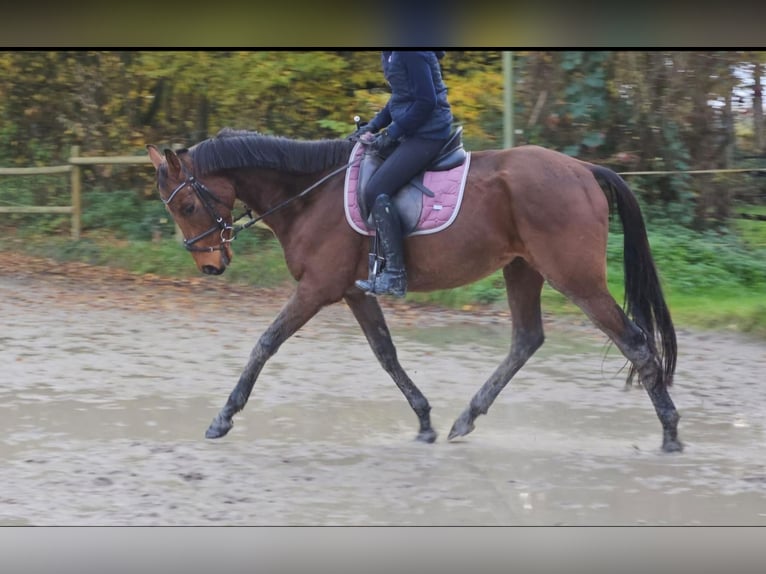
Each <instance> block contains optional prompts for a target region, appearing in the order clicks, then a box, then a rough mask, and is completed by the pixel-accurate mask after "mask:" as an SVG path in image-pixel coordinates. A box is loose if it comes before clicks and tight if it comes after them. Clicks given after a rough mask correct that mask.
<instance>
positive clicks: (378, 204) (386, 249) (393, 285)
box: [356, 194, 407, 297]
mask: <svg viewBox="0 0 766 574" xmlns="http://www.w3.org/2000/svg"><path fill="white" fill-rule="evenodd" d="M372 218H373V220H374V221H375V229H376V232H377V234H378V241H380V246H381V248H382V250H383V256H384V257H385V265H384V266H383V272H382V273H381V274H380V275H378V276H377V277H374V278H372V280H371V281H370V280H367V281H362V280H360V281H357V282H356V286H357V287H359V288H360V289H362V290H363V291H366V292H367V293H368V294H370V295H379V294H390V295H394V296H396V297H404V296H405V295H406V293H407V273H406V271H405V270H404V251H403V246H402V224H401V221H400V219H399V214H398V213H397V211H396V207H395V206H394V204H393V202H392V201H391V198H390V197H389V196H388V195H386V194H381V195H379V196H378V197H377V198H376V199H375V203H374V204H373V205H372Z"/></svg>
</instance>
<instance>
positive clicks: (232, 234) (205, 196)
mask: <svg viewBox="0 0 766 574" xmlns="http://www.w3.org/2000/svg"><path fill="white" fill-rule="evenodd" d="M360 159H361V158H355V159H353V160H351V161H350V162H348V163H347V164H345V165H343V166H341V167H339V168H337V169H335V170H333V171H331V172H330V173H328V174H327V175H325V176H324V177H322V178H321V179H320V180H318V181H316V182H314V183H313V184H311V185H310V186H309V187H307V188H306V189H304V190H303V191H301V192H300V193H299V194H298V195H295V196H293V197H290V198H288V199H286V200H285V201H283V202H282V203H280V204H278V205H276V206H274V207H272V208H271V209H268V210H266V211H265V212H264V213H263V214H261V215H259V216H258V217H253V212H252V209H250V208H249V207H247V206H245V207H246V208H247V209H246V210H245V213H243V214H242V215H240V216H239V217H237V218H235V219H233V221H237V220H239V219H241V218H242V217H243V216H244V215H247V216H248V217H249V218H250V219H249V220H248V221H247V222H245V223H244V224H242V225H229V224H228V223H226V222H225V221H224V219H223V217H221V216H220V215H218V212H217V211H216V210H215V207H214V206H213V203H212V202H211V200H212V201H214V202H216V203H222V202H221V200H220V199H218V198H217V197H216V196H215V194H213V192H212V191H210V189H208V188H207V187H206V186H205V184H204V183H202V182H201V181H199V180H198V179H197V178H195V177H194V175H192V174H190V173H189V172H188V171H187V170H186V167H185V166H184V165H183V164H181V167H182V169H183V172H184V175H185V176H186V179H185V180H184V181H182V182H181V183H180V184H178V186H176V188H175V189H173V191H172V192H171V193H170V196H169V197H168V198H167V199H163V200H162V202H163V203H164V204H165V205H169V204H170V202H171V201H173V198H175V196H176V195H177V194H178V192H179V191H181V190H182V189H184V188H185V187H187V186H188V187H191V188H192V189H193V190H194V192H195V193H196V194H197V197H199V199H200V201H201V202H202V205H204V206H205V209H206V210H207V212H208V213H209V214H210V216H211V217H212V218H213V219H214V220H215V225H214V226H212V227H210V229H208V230H207V231H203V232H202V233H200V234H199V235H195V236H194V237H192V238H191V239H185V238H184V240H183V245H184V247H185V248H186V250H187V251H197V252H203V253H212V252H213V251H222V250H223V248H224V246H225V245H226V244H227V243H231V242H232V241H234V240H235V239H236V238H237V235H239V233H240V232H242V231H244V230H245V229H247V228H248V227H251V226H253V225H255V224H256V223H258V222H259V221H261V220H262V219H263V218H264V217H268V216H269V215H271V214H273V213H276V212H277V211H279V210H281V209H284V208H285V207H287V206H288V205H289V204H290V203H292V202H293V201H295V200H297V199H300V198H302V197H305V196H306V195H307V194H308V193H309V192H311V191H313V190H314V189H316V188H317V187H319V186H320V185H322V184H323V183H324V182H326V181H327V180H328V179H330V178H332V177H334V176H336V175H338V174H339V173H341V172H342V171H345V170H346V169H348V168H349V167H351V166H352V165H354V164H355V163H358V162H359V161H360ZM216 231H220V233H221V243H220V244H219V245H217V246H215V247H198V246H196V245H194V244H195V243H196V242H198V241H200V240H201V239H204V238H205V237H207V236H208V235H210V234H212V233H215V232H216ZM227 231H229V237H228V239H227V238H226V237H225V236H224V234H225V233H226V232H227Z"/></svg>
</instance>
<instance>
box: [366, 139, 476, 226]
mask: <svg viewBox="0 0 766 574" xmlns="http://www.w3.org/2000/svg"><path fill="white" fill-rule="evenodd" d="M462 136H463V126H458V127H457V128H456V129H455V131H454V132H453V133H452V135H451V136H450V138H449V140H447V142H446V143H445V144H444V146H443V147H442V149H441V150H440V151H439V153H438V154H437V155H436V158H435V159H434V160H433V161H432V162H431V164H430V165H429V166H428V167H426V169H425V170H424V171H423V172H421V173H420V174H418V175H417V176H415V177H414V178H412V179H411V180H410V182H409V183H408V184H406V185H405V186H404V187H402V188H401V189H399V190H398V191H397V192H396V193H395V194H394V196H393V202H394V206H395V207H396V209H397V211H398V213H399V218H400V220H401V223H402V230H403V231H404V233H405V234H409V233H411V232H413V231H414V230H415V229H416V227H417V225H418V222H419V221H420V219H421V213H422V209H423V195H427V196H428V197H434V192H433V191H432V190H431V189H429V188H428V187H427V186H426V185H425V183H424V179H425V175H426V173H427V172H442V171H449V170H451V169H454V168H456V167H458V166H461V165H463V164H464V163H465V161H466V157H467V155H468V154H467V153H466V151H465V148H464V147H463V138H462ZM384 160H385V158H382V157H380V156H379V155H378V154H375V153H364V155H363V157H362V161H361V163H360V165H359V182H358V185H357V188H356V196H357V197H356V200H357V205H358V206H359V211H360V214H361V216H362V218H363V219H364V222H365V224H366V225H367V227H368V228H369V229H374V228H375V223H374V222H373V221H372V216H371V214H370V213H367V208H366V206H365V204H364V194H363V192H364V189H365V187H366V186H367V182H368V181H370V178H371V177H372V174H374V173H375V172H376V171H377V170H378V168H379V167H380V166H381V164H382V163H383V161H384Z"/></svg>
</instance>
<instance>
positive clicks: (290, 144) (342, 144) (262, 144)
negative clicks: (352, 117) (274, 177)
mask: <svg viewBox="0 0 766 574" xmlns="http://www.w3.org/2000/svg"><path fill="white" fill-rule="evenodd" d="M353 145H354V144H353V143H352V142H349V141H348V140H346V139H337V140H315V141H311V140H294V139H290V138H286V137H281V136H269V135H264V134H261V133H258V132H254V131H248V130H235V129H231V128H224V129H222V130H221V131H219V132H218V133H217V134H216V135H215V136H214V137H212V138H208V139H206V140H203V141H201V142H199V143H198V144H196V145H194V146H193V147H191V148H190V149H189V153H190V156H191V158H192V161H193V162H194V171H195V173H197V174H200V175H202V174H205V173H211V172H215V171H219V170H223V169H234V168H241V167H261V168H268V169H276V170H279V171H287V172H292V173H316V172H320V171H323V170H326V169H329V168H332V167H335V166H338V165H341V164H343V163H345V162H347V161H348V158H349V155H350V153H351V149H352V147H353Z"/></svg>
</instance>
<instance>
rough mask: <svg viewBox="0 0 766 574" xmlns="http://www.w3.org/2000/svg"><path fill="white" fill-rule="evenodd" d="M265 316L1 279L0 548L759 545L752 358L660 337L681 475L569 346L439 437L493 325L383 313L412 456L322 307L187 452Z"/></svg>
mask: <svg viewBox="0 0 766 574" xmlns="http://www.w3.org/2000/svg"><path fill="white" fill-rule="evenodd" d="M283 301H284V293H281V292H279V291H278V290H275V291H264V290H255V289H252V290H248V289H247V288H243V287H232V286H228V285H226V284H223V283H222V282H221V281H220V279H216V278H200V279H198V280H193V281H173V280H166V279H161V278H156V277H138V276H133V275H130V274H127V273H122V272H105V271H104V270H100V269H98V268H90V267H88V266H85V265H79V264H55V263H52V262H49V261H45V260H26V261H25V260H22V259H19V258H17V257H13V256H12V254H4V255H2V256H0V327H1V329H0V364H2V370H1V371H0V429H1V430H2V434H1V435H0V436H1V437H2V438H0V457H2V460H3V470H2V485H1V486H0V525H23V524H36V525H159V524H162V525H368V524H372V525H382V524H386V525H388V524H391V525H447V524H449V525H474V524H476V525H479V524H486V525H555V524H578V525H581V524H597V525H618V524H619V525H622V524H626V525H635V524H674V525H688V524H708V525H710V524H712V525H730V524H746V525H766V440H765V439H766V434H765V430H764V429H765V428H766V384H764V372H766V344H765V343H764V342H763V341H761V340H755V339H748V338H746V337H742V336H737V335H732V334H728V333H726V334H724V333H712V332H690V331H686V330H683V329H679V349H680V354H679V360H678V371H677V375H676V383H675V386H674V388H673V389H672V391H671V395H672V397H673V399H674V401H675V402H676V405H677V406H678V408H679V411H680V413H681V415H682V419H681V423H680V427H679V429H680V436H681V439H682V440H683V441H684V443H685V445H686V450H685V451H684V452H683V453H682V454H680V455H679V454H665V453H662V452H661V451H660V448H659V447H660V442H661V429H660V425H659V421H658V420H657V418H656V416H655V414H654V411H653V409H652V407H651V404H650V402H649V399H648V398H647V397H646V395H645V393H644V391H643V390H642V389H640V388H634V389H632V390H629V391H623V382H624V375H625V372H624V371H622V372H620V369H621V368H622V367H623V365H624V360H623V358H622V356H621V355H619V352H618V351H617V350H616V349H615V348H614V347H611V348H607V346H606V339H605V337H604V336H603V335H602V334H601V333H600V332H599V331H597V330H596V329H595V328H594V327H592V326H591V325H590V324H589V323H585V322H580V321H577V320H575V321H561V320H554V319H552V318H549V319H547V320H546V334H547V340H546V343H545V345H544V346H543V348H542V349H541V350H540V351H539V352H538V353H537V354H536V355H535V356H534V357H533V358H532V359H531V361H530V362H529V363H528V364H527V365H526V366H525V367H524V368H523V369H522V370H521V371H520V373H519V374H518V375H517V376H516V378H515V379H514V380H513V381H512V383H511V384H510V385H509V387H508V388H506V390H505V391H504V392H503V393H502V394H501V395H500V397H499V398H498V400H497V401H496V402H495V404H494V406H493V407H492V409H491V410H490V412H489V414H488V415H487V416H484V417H481V418H480V419H479V420H478V421H477V426H476V430H475V431H474V432H473V433H472V434H470V435H468V436H467V437H465V438H464V439H462V440H460V441H456V442H451V443H450V442H447V441H446V435H447V433H448V431H449V428H450V426H451V425H452V422H453V420H454V419H455V417H457V416H458V414H459V413H460V412H461V411H462V410H463V408H464V407H465V406H466V404H467V402H468V400H469V399H470V397H471V396H472V395H473V393H474V392H475V391H476V390H477V389H478V388H479V386H480V385H481V383H482V382H483V381H484V380H485V379H486V377H488V376H489V374H490V373H491V372H492V370H494V368H495V367H496V365H497V364H498V363H499V361H500V360H501V359H502V358H503V356H504V355H505V353H506V351H507V347H508V343H509V337H510V319H509V317H508V314H507V313H491V312H483V313H479V312H470V313H469V312H444V311H438V310H433V309H423V308H417V307H410V306H407V305H402V304H388V303H387V304H386V309H387V317H388V319H389V325H390V327H391V330H392V333H393V336H394V340H395V343H396V344H397V349H398V352H399V357H400V359H401V361H402V364H403V365H404V367H405V369H407V370H408V372H409V373H410V375H411V376H412V378H413V380H414V381H415V382H416V384H417V385H418V386H419V387H420V388H421V390H422V391H423V392H424V393H425V395H426V396H427V397H428V398H429V400H430V402H431V406H432V417H433V422H434V427H435V429H436V430H437V432H439V438H438V439H437V442H436V443H435V444H432V445H427V444H421V443H417V442H415V441H414V440H413V439H414V436H415V434H416V430H417V420H416V417H415V415H414V414H413V413H412V412H411V411H410V409H409V407H408V405H407V403H406V401H405V399H404V397H403V396H402V395H401V394H400V393H399V391H398V390H397V389H396V387H395V385H394V384H393V382H392V381H391V380H390V379H389V378H388V376H387V375H386V374H385V372H384V371H383V370H382V369H381V368H380V367H379V366H378V365H377V363H376V362H375V360H374V358H373V356H372V353H371V351H370V349H369V347H368V346H367V343H366V341H365V340H364V337H363V336H362V335H361V332H360V330H359V328H358V326H357V325H356V323H355V322H354V320H353V317H352V315H351V313H350V311H349V310H348V309H347V308H345V306H343V305H335V306H333V307H330V308H327V309H325V310H323V311H322V313H320V314H319V315H318V316H317V317H315V318H314V319H313V320H312V321H311V322H310V323H309V324H308V325H307V326H306V327H304V329H302V330H301V331H300V332H299V333H298V334H297V335H296V336H295V337H293V338H292V339H290V340H289V341H288V342H287V343H286V344H285V345H284V346H283V347H282V349H281V350H280V351H279V353H278V354H277V355H276V356H275V357H273V358H272V359H271V361H269V363H267V365H266V367H265V368H264V370H263V372H262V374H261V377H260V379H259V380H258V382H257V383H256V387H255V390H254V392H253V395H252V397H251V399H250V402H249V403H248V405H247V407H246V408H245V410H244V411H243V412H241V413H240V414H239V415H238V416H237V417H235V426H234V428H233V429H232V431H231V432H230V433H229V434H228V435H227V436H226V437H224V438H223V439H219V440H215V441H211V440H206V439H205V438H204V432H205V430H206V428H207V426H208V424H209V423H210V421H211V420H212V418H213V417H214V416H215V414H216V413H217V412H218V410H219V409H220V407H221V406H222V405H223V403H224V401H225V399H226V397H227V395H228V393H229V391H230V390H231V389H232V388H233V386H234V384H235V382H236V380H237V377H238V376H239V373H240V370H241V368H242V367H243V366H244V362H245V360H246V359H247V356H248V354H249V352H250V350H251V349H252V347H253V345H254V343H255V341H256V339H257V338H258V336H259V335H260V333H261V332H262V331H263V329H265V328H266V326H267V325H268V324H269V322H270V321H271V319H272V318H273V316H274V315H275V314H276V312H277V311H278V309H279V308H280V307H281V305H282V303H283Z"/></svg>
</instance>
